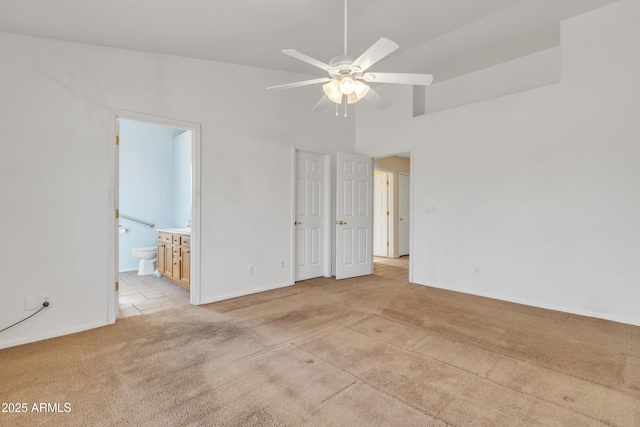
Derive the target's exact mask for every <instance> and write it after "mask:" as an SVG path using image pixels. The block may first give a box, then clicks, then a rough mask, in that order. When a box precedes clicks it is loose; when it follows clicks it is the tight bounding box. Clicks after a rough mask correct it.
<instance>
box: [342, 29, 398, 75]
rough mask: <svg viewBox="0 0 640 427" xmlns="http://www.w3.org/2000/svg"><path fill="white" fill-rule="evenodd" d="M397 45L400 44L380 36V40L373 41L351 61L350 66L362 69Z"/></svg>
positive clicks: (391, 50) (394, 48)
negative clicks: (371, 44)
mask: <svg viewBox="0 0 640 427" xmlns="http://www.w3.org/2000/svg"><path fill="white" fill-rule="evenodd" d="M399 47H400V46H398V45H397V44H396V43H394V42H392V41H391V40H389V39H386V38H384V37H382V38H381V39H380V40H378V41H377V42H375V43H374V44H373V46H371V47H370V48H369V49H367V51H366V52H365V53H363V54H362V55H360V57H359V58H358V59H356V60H355V61H353V64H351V66H352V67H360V69H361V70H362V71H364V70H366V69H367V68H369V67H371V66H372V65H373V64H375V63H376V62H378V61H380V60H381V59H382V58H384V57H385V56H387V55H389V54H390V53H391V52H393V51H394V50H396V49H397V48H399Z"/></svg>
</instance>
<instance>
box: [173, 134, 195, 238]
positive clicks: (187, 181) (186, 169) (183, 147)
mask: <svg viewBox="0 0 640 427" xmlns="http://www.w3.org/2000/svg"><path fill="white" fill-rule="evenodd" d="M191 137H192V135H191V131H186V132H183V131H179V134H178V135H176V136H175V137H174V138H173V147H172V150H173V156H172V157H173V158H172V177H173V179H172V191H173V204H172V209H173V210H172V218H171V220H172V223H173V225H172V227H177V228H183V227H187V226H188V225H189V224H190V223H191V172H192V171H191Z"/></svg>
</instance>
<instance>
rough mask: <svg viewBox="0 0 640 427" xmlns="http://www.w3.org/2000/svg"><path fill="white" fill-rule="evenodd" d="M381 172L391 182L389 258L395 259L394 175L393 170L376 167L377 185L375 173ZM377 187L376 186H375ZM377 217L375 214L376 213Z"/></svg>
mask: <svg viewBox="0 0 640 427" xmlns="http://www.w3.org/2000/svg"><path fill="white" fill-rule="evenodd" d="M376 171H379V172H382V173H385V174H387V180H388V181H389V184H388V185H387V209H388V210H389V215H387V239H389V245H388V246H387V258H393V254H394V253H395V252H394V248H395V246H394V244H393V242H394V236H395V234H394V232H393V224H394V218H395V212H394V209H393V202H394V199H393V198H394V196H395V194H394V192H393V186H394V173H393V171H392V170H389V169H384V168H378V167H374V168H373V173H374V183H375V172H376ZM374 185H375V184H374ZM374 192H375V188H374ZM374 202H375V201H374ZM374 215H375V212H374ZM374 221H375V216H374ZM373 232H374V233H375V228H374V230H373ZM372 240H374V241H375V234H374V236H373V239H372Z"/></svg>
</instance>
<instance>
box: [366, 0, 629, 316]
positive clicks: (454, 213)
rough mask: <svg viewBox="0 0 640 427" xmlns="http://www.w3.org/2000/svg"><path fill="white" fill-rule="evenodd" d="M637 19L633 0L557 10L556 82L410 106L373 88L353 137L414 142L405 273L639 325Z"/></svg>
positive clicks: (371, 150)
mask: <svg viewBox="0 0 640 427" xmlns="http://www.w3.org/2000/svg"><path fill="white" fill-rule="evenodd" d="M639 24H640V2H638V1H637V0H620V1H618V2H616V3H613V4H611V5H609V6H606V7H604V8H602V9H598V10H595V11H593V12H590V13H588V14H585V15H582V16H579V17H576V18H573V19H571V20H569V21H566V22H564V23H563V26H562V46H561V54H562V82H561V83H558V84H555V85H550V86H545V87H541V88H537V89H533V90H529V91H524V92H519V93H515V94H511V95H507V96H503V97H500V98H495V99H491V100H487V101H483V102H478V103H474V104H470V105H467V106H462V107H458V108H453V109H449V110H446V111H441V112H438V113H432V114H427V115H425V116H421V117H417V118H415V119H414V118H412V117H411V116H412V114H411V105H412V102H411V92H412V91H411V88H403V87H398V86H395V87H391V86H389V87H382V86H381V87H380V88H379V90H380V92H381V93H382V94H383V95H385V96H387V97H389V98H390V100H391V101H392V102H393V105H392V107H391V110H389V111H385V110H383V111H375V110H373V109H362V110H360V111H359V114H358V120H357V123H356V149H357V151H358V152H361V153H367V154H371V155H376V154H377V153H384V152H389V151H390V150H392V149H393V148H394V147H398V146H399V145H400V146H401V148H403V149H404V148H407V147H411V146H414V147H415V151H414V155H413V157H412V165H411V169H412V171H411V173H412V175H413V179H414V186H413V213H412V221H413V225H414V235H413V252H412V254H411V255H412V266H413V269H414V270H413V278H414V281H416V282H417V283H421V284H425V285H432V286H436V287H442V288H448V289H454V290H458V291H462V292H468V293H473V294H479V295H487V296H491V297H496V298H500V299H504V300H512V301H518V302H523V303H525V304H530V305H535V306H542V307H549V308H556V309H560V310H564V311H568V312H575V313H581V314H586V315H591V316H595V317H601V318H607V319H612V320H616V321H621V322H626V323H632V324H637V325H640V310H639V307H638V301H640V286H638V278H639V277H640V220H639V218H640V197H638V192H639V190H640V167H639V166H638V165H640V120H639V118H640V80H639V79H638V76H640V25H639ZM430 207H435V208H436V210H435V212H433V213H427V211H428V210H430V209H428V208H430ZM475 267H479V271H480V274H479V275H474V268H475Z"/></svg>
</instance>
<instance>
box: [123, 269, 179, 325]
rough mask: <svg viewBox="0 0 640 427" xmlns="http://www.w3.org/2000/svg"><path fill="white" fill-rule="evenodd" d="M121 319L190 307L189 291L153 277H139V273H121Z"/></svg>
mask: <svg viewBox="0 0 640 427" xmlns="http://www.w3.org/2000/svg"><path fill="white" fill-rule="evenodd" d="M118 293H119V295H120V297H119V302H120V317H131V316H137V315H140V314H148V313H154V312H156V311H161V310H165V309H167V308H174V307H180V306H183V305H189V291H187V290H186V289H182V288H181V287H180V286H177V285H174V284H173V283H171V282H169V281H168V280H166V279H163V278H156V277H153V275H149V276H138V272H137V271H126V272H122V273H120V291H119V292H118Z"/></svg>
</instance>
